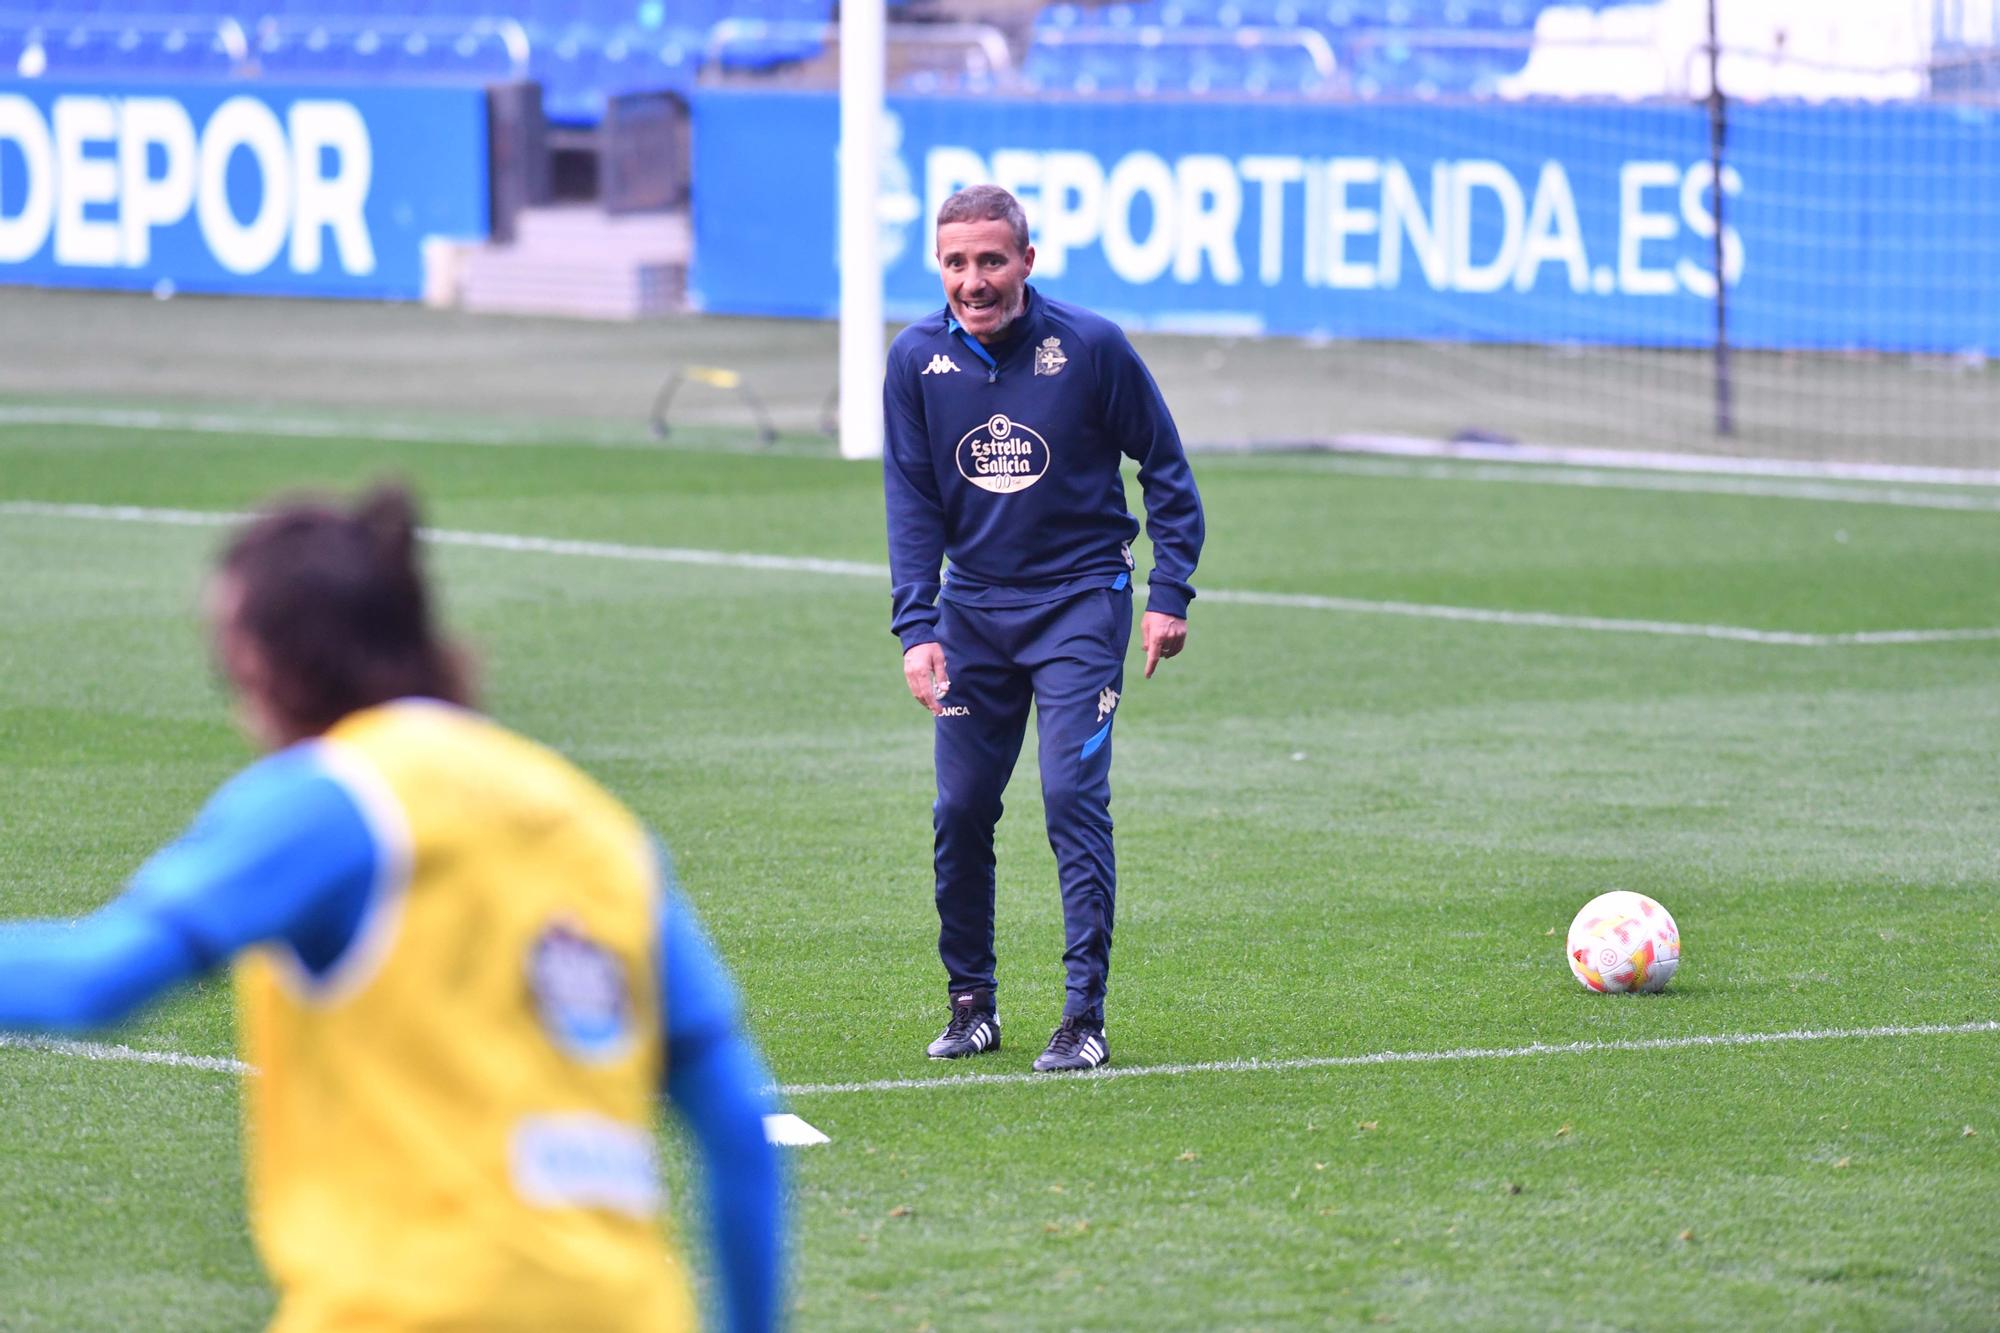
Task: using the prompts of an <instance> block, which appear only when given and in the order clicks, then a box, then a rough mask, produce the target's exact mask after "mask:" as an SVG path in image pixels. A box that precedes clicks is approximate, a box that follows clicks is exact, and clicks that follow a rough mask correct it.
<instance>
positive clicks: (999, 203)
mask: <svg viewBox="0 0 2000 1333" xmlns="http://www.w3.org/2000/svg"><path fill="white" fill-rule="evenodd" d="M947 222H1004V223H1006V224H1007V225H1008V227H1010V228H1011V229H1012V230H1013V232H1014V247H1015V248H1016V249H1018V250H1020V251H1021V252H1022V253H1024V254H1025V253H1026V252H1027V249H1028V215H1027V214H1026V213H1024V212H1022V211H1021V201H1020V200H1019V199H1016V198H1015V197H1014V196H1013V195H1011V194H1009V193H1007V191H1005V190H1003V189H1001V188H1000V187H999V186H997V185H968V186H966V187H965V188H964V189H963V190H960V191H959V192H958V193H957V194H955V195H953V196H952V197H951V198H949V199H947V200H945V201H944V204H943V205H942V206H941V207H940V208H939V209H938V215H937V225H938V226H940V227H942V226H944V225H945V224H946V223H947Z"/></svg>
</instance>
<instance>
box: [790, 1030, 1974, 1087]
mask: <svg viewBox="0 0 2000 1333" xmlns="http://www.w3.org/2000/svg"><path fill="white" fill-rule="evenodd" d="M1976 1032H2000V1022H1992V1021H1988V1022H1981V1023H1924V1024H1915V1025H1897V1026H1890V1027H1874V1028H1806V1029H1800V1030H1795V1031H1791V1032H1723V1033H1716V1034H1714V1035H1711V1036H1699V1037H1649V1038H1640V1039H1636V1040H1630V1041H1624V1040H1616V1041H1573V1042H1567V1043H1564V1044H1561V1045H1549V1044H1546V1043H1543V1042H1534V1043H1531V1044H1530V1045H1527V1046H1468V1047H1462V1048H1460V1049H1458V1050H1451V1051H1375V1052H1371V1053H1370V1054H1367V1055H1315V1056H1306V1057H1303V1058H1300V1059H1293V1060H1211V1061H1206V1062H1203V1063H1199V1064H1167V1065H1105V1066H1102V1067H1100V1068H1097V1069H1092V1070H1087V1071H1082V1072H1078V1073H1074V1074H1061V1075H1050V1074H1029V1073H1019V1074H960V1075H956V1076H945V1077H939V1078H885V1079H876V1080H874V1081H873V1082H867V1083H789V1084H786V1085H785V1086H783V1087H781V1088H780V1089H779V1091H780V1092H782V1093H783V1094H784V1095H785V1096H787V1097H820V1096H830V1095H833V1094H836V1093H850V1092H915V1091H919V1090H921V1089H925V1088H973V1087H993V1086H995V1085H999V1084H1008V1083H1048V1082H1051V1081H1057V1082H1099V1081H1102V1080H1105V1079H1114V1078H1157V1077H1159V1076H1161V1075H1169V1074H1171V1075H1184V1074H1266V1073H1286V1072H1291V1071H1296V1070H1301V1069H1353V1068H1361V1067H1366V1066H1369V1065H1427V1064H1449V1063H1456V1062H1460V1061H1473V1060H1520V1059H1526V1058H1528V1057H1530V1056H1541V1055H1596V1054H1600V1053H1602V1052H1606V1051H1681V1050H1699V1049H1703V1048H1709V1047H1730V1046H1774V1045H1780V1044H1787V1043H1792V1042H1806V1041H1859V1040H1862V1039H1865V1038H1878V1039H1879V1038H1885V1037H1958V1036H1965V1035H1968V1034H1970V1033H1976Z"/></svg>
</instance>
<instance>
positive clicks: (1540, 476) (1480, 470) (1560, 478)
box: [1258, 453, 2000, 514]
mask: <svg viewBox="0 0 2000 1333" xmlns="http://www.w3.org/2000/svg"><path fill="white" fill-rule="evenodd" d="M1258 461H1259V462H1260V463H1263V464H1266V465H1267V468H1268V470H1270V471H1277V472H1305V473H1322V474H1323V473H1340V474H1344V475H1347V476H1356V477H1391V478H1396V479H1399V480H1408V481H1456V482H1476V483H1502V484H1509V485H1516V486H1575V487H1582V488H1585V489H1588V490H1607V491H1654V492H1667V493H1671V494H1682V495H1736V496H1744V497H1748V498H1752V499H1759V500H1815V501H1824V502H1825V503H1828V504H1849V505H1872V506H1877V507H1881V508H1888V509H1949V510H1957V511H1960V512H1964V513H1978V514H1991V513H2000V495H1996V494H1992V493H1980V492H1973V491H1952V490H1912V489H1909V488H1907V487H1897V486H1892V487H1886V488H1885V487H1881V486H1864V485H1859V484H1856V483H1852V482H1840V481H1824V482H1821V481H1788V480H1785V479H1783V478H1771V479H1768V480H1764V479H1758V478H1754V477H1717V476H1700V475H1696V474H1693V473H1680V474H1676V473H1652V474H1649V473H1645V472H1630V471H1621V470H1615V469H1605V468H1572V467H1563V466H1559V465H1553V464H1543V465H1535V464H1532V463H1493V464H1483V463H1460V462H1449V461H1445V462H1422V461H1418V460H1415V459H1402V458H1359V457H1356V456H1354V455H1351V454H1332V453H1324V454H1322V453H1296V454H1263V455H1259V456H1258Z"/></svg>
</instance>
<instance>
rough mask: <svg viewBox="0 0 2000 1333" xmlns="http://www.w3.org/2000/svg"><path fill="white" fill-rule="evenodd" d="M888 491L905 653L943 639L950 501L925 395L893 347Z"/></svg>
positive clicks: (895, 623)
mask: <svg viewBox="0 0 2000 1333" xmlns="http://www.w3.org/2000/svg"><path fill="white" fill-rule="evenodd" d="M882 408H883V413H882V415H883V429H884V435H883V441H882V493H883V500H884V502H885V508H886V510H887V512H888V518H889V589H890V590H889V597H890V605H891V619H890V622H889V628H890V630H891V632H892V633H894V634H895V635H896V637H897V638H898V639H900V640H902V643H903V649H904V651H905V652H907V651H909V650H910V649H911V648H914V647H916V646H917V645H918V644H923V643H935V642H936V641H937V620H938V612H937V599H938V589H939V586H940V583H939V578H938V574H939V571H940V570H941V569H942V568H943V565H944V517H945V516H944V500H943V498H942V496H941V495H940V494H939V491H938V484H937V474H936V471H935V470H934V469H933V468H932V466H931V445H930V432H929V430H928V428H927V427H926V425H925V422H924V401H923V395H922V393H921V392H920V391H919V390H918V387H917V377H916V375H915V374H914V373H913V371H912V368H911V366H910V365H909V364H908V362H907V361H906V360H904V359H903V358H902V357H900V356H898V355H897V354H896V353H895V351H894V350H893V349H892V350H891V352H890V355H889V370H888V375H887V377H886V378H885V379H884V380H883V382H882Z"/></svg>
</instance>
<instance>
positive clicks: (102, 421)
mask: <svg viewBox="0 0 2000 1333" xmlns="http://www.w3.org/2000/svg"><path fill="white" fill-rule="evenodd" d="M0 426H94V427H98V428H100V429H106V430H145V431H179V432H183V433H185V434H189V435H274V436H277V437H278V438H280V439H288V440H370V441H374V442H376V443H381V444H475V445H536V444H560V445H577V444H587V445H594V446H598V447H608V448H621V447H623V448H658V447H659V445H658V442H657V441H652V440H645V439H643V438H641V437H640V436H639V433H638V431H637V430H636V429H631V430H623V431H620V430H618V429H617V428H616V427H615V426H610V427H608V428H607V425H606V423H595V422H593V423H589V424H588V425H575V426H573V425H564V426H562V427H561V428H560V429H558V428H556V427H541V428H525V429H520V430H506V429H495V428H492V427H483V426H474V425H470V424H465V425H461V424H455V423H442V424H429V423H425V422H416V421H396V420H393V419H392V420H386V421H385V420H379V419H369V418H344V417H302V416H268V417H267V416H259V415H257V414H256V413H245V412H205V411H173V410H168V409H157V410H156V409H152V408H136V407H134V408H125V407H65V406H59V405H51V406H35V405H30V404H21V403H13V404H0Z"/></svg>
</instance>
